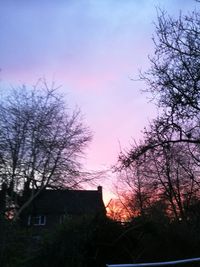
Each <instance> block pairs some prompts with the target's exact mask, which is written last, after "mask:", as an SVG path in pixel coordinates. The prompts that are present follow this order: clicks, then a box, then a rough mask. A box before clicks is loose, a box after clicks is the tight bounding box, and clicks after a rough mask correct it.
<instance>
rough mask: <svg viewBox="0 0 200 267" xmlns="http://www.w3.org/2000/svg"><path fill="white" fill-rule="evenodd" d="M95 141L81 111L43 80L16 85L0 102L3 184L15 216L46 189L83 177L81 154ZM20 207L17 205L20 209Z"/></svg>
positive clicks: (0, 178) (0, 176)
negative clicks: (68, 104)
mask: <svg viewBox="0 0 200 267" xmlns="http://www.w3.org/2000/svg"><path fill="white" fill-rule="evenodd" d="M90 140H91V133H90V131H89V130H88V128H87V127H85V126H84V124H83V121H82V118H81V115H80V111H79V110H74V111H71V110H70V109H69V108H68V107H66V105H65V103H64V100H63V98H62V96H61V95H59V94H58V92H57V90H56V89H55V88H49V87H48V86H47V84H46V83H45V82H39V83H38V84H37V85H36V86H34V87H33V88H32V89H28V88H26V87H25V86H23V87H21V88H16V89H13V90H11V91H10V92H9V94H8V93H6V94H5V95H4V97H2V99H1V101H0V185H2V187H3V188H4V189H5V188H7V189H6V190H7V200H6V201H7V203H6V205H7V208H8V209H9V211H10V209H11V208H12V207H13V208H15V210H17V213H15V218H17V217H18V216H19V214H20V213H21V212H22V210H23V209H24V208H25V207H26V206H28V205H29V203H30V202H31V201H32V200H33V199H34V198H35V197H36V196H37V195H38V194H39V193H40V192H41V190H43V189H45V188H54V187H56V188H57V187H62V186H65V187H68V188H69V187H74V186H77V185H78V184H79V183H80V182H82V181H83V179H84V176H81V175H80V167H81V165H80V163H79V158H80V156H82V153H83V150H84V148H85V147H86V146H87V145H88V142H89V141H90ZM16 208H17V209H16Z"/></svg>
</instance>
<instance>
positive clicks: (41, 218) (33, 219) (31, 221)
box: [28, 215, 46, 226]
mask: <svg viewBox="0 0 200 267" xmlns="http://www.w3.org/2000/svg"><path fill="white" fill-rule="evenodd" d="M28 225H35V226H40V225H46V216H45V215H37V216H31V215H30V216H29V217H28Z"/></svg>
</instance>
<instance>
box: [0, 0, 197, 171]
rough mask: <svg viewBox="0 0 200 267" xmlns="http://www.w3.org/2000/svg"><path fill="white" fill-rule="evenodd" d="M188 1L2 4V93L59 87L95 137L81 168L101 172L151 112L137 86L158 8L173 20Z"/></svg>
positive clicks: (137, 133) (92, 0) (73, 0)
mask: <svg viewBox="0 0 200 267" xmlns="http://www.w3.org/2000/svg"><path fill="white" fill-rule="evenodd" d="M195 5H196V3H195V1H193V0H160V1H159V0H57V1H50V0H40V1H39V0H32V1H31V0H29V1H25V0H24V1H22V0H18V1H16V0H13V1H10V0H1V1H0V31H1V34H0V68H1V72H0V88H1V89H2V88H8V87H10V86H11V85H12V86H18V85H21V84H27V85H32V84H34V83H35V82H36V81H37V80H38V78H40V77H45V78H46V79H47V80H48V81H49V82H51V81H53V80H54V81H55V82H56V83H57V84H58V85H62V88H61V90H62V92H64V93H65V94H66V99H67V101H68V103H69V105H70V106H72V107H73V106H76V105H77V106H79V107H80V109H81V111H82V113H83V115H84V119H85V122H86V124H87V125H88V126H89V127H90V128H91V131H92V132H93V135H94V138H93V142H92V143H91V145H90V147H89V148H88V151H87V160H85V164H86V167H87V168H88V169H93V170H101V169H107V168H109V167H110V166H111V165H112V164H114V163H115V162H116V160H117V156H118V153H119V151H120V146H121V147H122V149H124V148H128V147H129V145H130V143H131V142H132V140H133V139H136V140H138V139H139V138H140V137H142V134H141V131H142V130H143V127H144V126H145V125H147V124H148V121H149V120H150V119H151V118H153V117H154V116H155V115H156V110H155V107H154V106H153V104H151V103H149V101H148V96H147V95H145V94H141V91H140V90H141V89H142V88H144V86H145V85H144V84H142V83H141V82H135V81H133V80H132V79H137V77H138V70H139V69H143V70H145V69H146V68H147V67H148V58H147V57H148V54H151V53H152V52H153V44H152V39H151V38H152V35H153V33H154V24H153V22H155V21H156V7H157V8H158V7H160V8H162V9H165V10H166V11H167V12H168V13H169V14H171V15H173V16H177V15H178V14H179V11H180V9H182V11H183V13H185V12H188V11H190V10H192V9H194V7H195Z"/></svg>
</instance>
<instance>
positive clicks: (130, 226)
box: [0, 214, 200, 267]
mask: <svg viewBox="0 0 200 267" xmlns="http://www.w3.org/2000/svg"><path fill="white" fill-rule="evenodd" d="M2 223H3V222H2V221H1V240H0V255H1V257H0V264H1V266H3V267H8V266H9V267H18V266H19V267H36V266H40V267H47V266H48V267H54V266H58V267H67V266H69V267H90V266H91V267H92V266H96V267H105V265H106V263H133V262H134V263H136V262H138V263H139V262H155V261H166V260H175V259H184V258H190V257H197V256H199V245H200V227H199V225H197V224H196V225H194V224H190V225H189V224H185V223H183V222H179V223H178V222H175V221H173V222H172V221H171V222H170V221H169V220H168V218H166V216H165V215H164V214H162V215H161V214H160V215H159V217H157V216H156V215H155V216H154V217H153V216H151V218H149V217H141V216H140V217H138V218H135V219H134V220H132V221H130V222H128V223H124V224H121V223H119V222H116V221H113V220H111V219H108V218H101V219H100V218H91V217H82V218H76V219H75V218H73V219H68V220H66V221H65V223H64V224H63V225H59V226H58V227H57V228H56V229H54V230H53V231H51V232H49V233H43V235H42V237H41V238H40V239H38V238H36V237H35V236H34V233H33V232H31V230H30V229H29V230H22V229H21V228H19V227H17V226H16V225H15V226H14V225H10V224H8V223H6V222H4V226H3V224H2ZM2 226H3V227H2ZM185 266H190V267H191V266H198V264H197V263H196V265H195V264H193V265H192V264H189V265H185Z"/></svg>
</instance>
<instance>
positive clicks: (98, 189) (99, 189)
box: [97, 185, 103, 195]
mask: <svg viewBox="0 0 200 267" xmlns="http://www.w3.org/2000/svg"><path fill="white" fill-rule="evenodd" d="M97 191H98V192H99V194H101V195H102V191H103V190H102V186H100V185H99V186H98V187H97Z"/></svg>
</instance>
